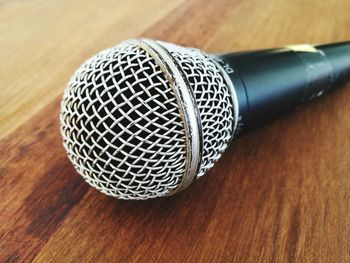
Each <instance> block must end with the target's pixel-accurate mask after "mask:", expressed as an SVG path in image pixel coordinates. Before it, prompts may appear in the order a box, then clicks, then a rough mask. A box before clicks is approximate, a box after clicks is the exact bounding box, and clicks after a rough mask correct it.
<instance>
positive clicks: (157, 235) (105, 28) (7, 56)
mask: <svg viewBox="0 0 350 263" xmlns="http://www.w3.org/2000/svg"><path fill="white" fill-rule="evenodd" d="M349 12H350V1H348V0H343V1H341V0H339V1H313V0H295V1H285V0H266V1H260V0H247V1H243V0H240V1H238V0H215V1H212V0H203V1H200V0H197V1H196V0H193V1H192V0H190V1H184V0H175V1H174V0H172V1H162V0H152V1H142V0H121V1H113V0H102V1H97V0H95V1H82V0H78V1H73V0H69V1H59V0H52V1H46V0H35V1H19V0H15V1H6V0H5V1H0V62H1V63H0V175H1V176H0V262H22V261H23V262H28V261H32V260H34V261H35V262H157V261H159V262H350V213H349V211H350V103H349V99H350V85H348V86H347V87H344V89H341V90H338V91H336V92H334V93H332V94H330V95H329V96H327V97H323V98H321V99H319V100H318V101H314V102H311V103H310V104H309V105H305V106H303V107H302V108H301V109H299V110H297V111H295V112H293V113H291V114H289V115H288V116H285V117H284V118H282V119H279V120H277V121H276V122H274V123H272V124H270V125H268V126H266V127H263V128H261V129H260V130H258V131H256V132H253V133H251V134H249V135H247V136H245V137H242V138H240V139H238V140H237V141H235V142H234V143H233V144H232V147H231V149H230V150H229V151H228V153H227V154H226V155H225V156H224V157H223V158H222V160H220V161H219V163H218V164H217V165H216V167H215V168H214V169H212V170H211V171H210V172H209V173H208V174H207V176H205V177H204V178H203V179H201V180H199V181H197V182H196V183H195V184H193V186H192V187H190V188H189V189H188V190H186V191H185V192H183V193H181V194H179V195H176V196H174V197H171V198H166V199H157V200H150V201H144V202H135V201H119V200H116V199H113V198H110V197H107V196H104V195H103V194H100V193H99V192H97V191H95V190H93V189H91V188H89V187H88V186H87V184H85V183H84V182H83V180H82V179H81V178H80V176H78V175H77V174H76V172H75V171H74V169H73V167H72V165H71V164H70V163H69V161H68V159H67V158H66V155H65V152H64V150H63V148H62V146H61V138H60V135H59V131H58V113H59V101H60V97H61V94H62V91H63V89H64V87H65V84H66V82H67V80H68V78H69V77H70V75H71V74H72V73H73V71H74V70H75V69H76V68H77V67H78V66H79V64H80V63H82V62H83V61H84V60H85V59H87V58H88V57H89V56H91V55H92V54H94V53H96V52H97V51H99V50H101V49H104V48H107V47H109V46H112V45H114V44H116V43H118V42H119V41H121V40H124V39H127V38H133V37H138V36H144V37H149V38H155V39H162V40H166V41H169V42H174V43H178V44H182V45H187V46H195V47H198V48H201V49H203V50H205V51H208V52H214V51H230V50H244V49H258V48H268V47H277V46H282V45H286V44H297V43H305V42H308V43H326V42H335V41H342V40H349V39H350V13H349Z"/></svg>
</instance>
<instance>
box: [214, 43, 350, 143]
mask: <svg viewBox="0 0 350 263" xmlns="http://www.w3.org/2000/svg"><path fill="white" fill-rule="evenodd" d="M214 57H215V58H216V61H217V62H218V63H219V64H220V65H221V66H222V67H223V68H224V70H225V71H226V73H228V76H229V77H230V78H231V80H232V82H233V85H234V89H235V91H236V95H237V100H238V105H239V120H238V126H237V129H236V133H235V135H234V136H237V135H240V134H243V133H245V132H247V131H249V130H252V129H255V128H257V127H258V126H261V125H263V124H265V123H267V122H269V121H271V120H272V119H274V118H276V117H278V116H280V115H282V114H284V113H287V112H289V111H291V110H293V109H294V108H296V107H297V106H298V105H299V104H300V103H302V102H304V101H308V100H311V99H313V98H315V97H318V96H321V95H322V94H324V93H325V92H327V91H329V90H330V89H332V88H335V87H338V86H340V85H342V84H344V83H346V82H347V81H349V80H350V42H343V43H335V44H328V45H321V46H311V45H296V46H288V47H286V48H279V49H269V50H261V51H253V52H239V53H227V54H220V55H214Z"/></svg>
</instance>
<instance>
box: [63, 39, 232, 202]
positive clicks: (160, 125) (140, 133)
mask: <svg viewBox="0 0 350 263" xmlns="http://www.w3.org/2000/svg"><path fill="white" fill-rule="evenodd" d="M157 43H158V44H159V45H161V46H162V47H163V48H165V50H167V52H168V53H169V54H170V55H171V57H172V59H173V60H174V62H175V63H176V65H177V66H178V67H179V69H180V70H181V72H182V73H181V74H182V75H183V77H184V78H185V79H186V83H187V84H188V85H189V88H190V89H191V92H192V94H193V96H194V100H195V103H196V105H195V107H197V109H198V113H199V115H200V116H199V117H200V122H201V123H200V126H201V134H202V137H201V142H202V147H200V149H201V150H202V152H201V153H200V157H201V159H199V160H201V162H200V163H199V167H198V170H197V176H202V175H203V174H204V173H205V172H206V171H207V170H208V169H209V168H211V167H212V166H213V164H214V162H215V161H216V160H218V159H219V158H220V156H221V154H222V153H223V151H224V150H225V149H226V148H227V146H228V143H229V142H230V139H231V137H232V133H233V129H234V123H235V117H234V116H235V107H234V105H233V102H232V96H231V94H230V89H229V87H228V84H227V81H226V80H225V78H224V75H223V73H222V72H221V70H220V68H219V67H218V66H217V64H216V63H215V62H214V61H213V60H212V59H211V58H210V57H209V56H208V55H206V54H204V53H202V52H200V51H199V50H197V49H190V48H182V47H179V46H176V45H172V44H168V43H165V42H157ZM165 70H166V69H164V67H162V66H161V65H160V64H159V61H157V60H156V59H155V58H154V57H153V56H152V55H151V54H150V53H149V52H148V50H147V49H145V48H142V46H140V45H137V44H135V42H134V41H127V42H123V43H121V44H119V45H117V46H115V47H112V48H109V49H106V50H104V51H102V52H100V53H98V54H97V55H95V56H93V57H92V58H90V59H88V60H87V61H86V62H85V63H84V64H83V65H81V66H80V68H79V69H78V70H77V71H76V72H75V74H74V75H73V76H72V78H71V79H70V81H69V82H68V85H67V88H66V90H65V92H64V95H63V99H62V103H61V114H60V122H61V134H62V138H63V145H64V147H65V149H66V151H67V153H68V157H69V159H70V160H71V162H72V163H73V165H74V167H75V168H76V170H77V171H78V173H79V174H81V175H82V176H83V178H84V179H85V181H86V182H88V183H89V184H90V185H92V186H93V187H95V188H97V189H98V190H99V191H101V192H103V193H105V194H107V195H111V196H115V197H118V198H121V199H148V198H154V197H159V196H165V195H169V194H172V193H174V192H176V191H178V190H179V189H180V188H181V187H180V185H181V184H182V183H183V180H185V178H184V176H185V173H186V171H187V170H186V169H187V168H188V167H187V165H188V158H187V157H188V149H189V148H188V146H189V144H188V143H189V138H188V134H187V132H186V123H185V122H186V120H185V117H184V115H183V112H182V111H181V110H182V108H181V105H179V104H181V103H180V102H179V100H178V97H177V96H176V94H175V93H174V85H175V84H174V83H172V80H171V79H169V76H168V75H167V74H168V73H167V72H165ZM175 88H176V87H175ZM200 157H199V158H200Z"/></svg>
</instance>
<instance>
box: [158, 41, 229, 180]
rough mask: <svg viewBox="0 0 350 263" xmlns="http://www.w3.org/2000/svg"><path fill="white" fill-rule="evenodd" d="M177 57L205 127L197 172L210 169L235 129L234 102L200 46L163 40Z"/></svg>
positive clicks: (216, 70)
mask: <svg viewBox="0 0 350 263" xmlns="http://www.w3.org/2000/svg"><path fill="white" fill-rule="evenodd" d="M159 43H160V44H161V45H163V46H164V47H165V48H166V49H167V50H168V51H169V52H170V53H171V55H172V56H173V57H174V58H175V60H176V61H177V63H178V64H179V65H180V68H181V69H182V70H183V72H184V73H185V76H186V78H187V80H188V82H189V83H190V85H191V88H192V90H193V92H194V95H195V98H196V102H197V107H198V109H199V112H200V117H201V121H202V129H203V140H204V141H203V157H202V163H201V167H200V172H199V174H198V176H199V177H200V176H202V175H204V173H205V172H206V171H207V170H208V169H210V168H211V167H212V166H213V165H214V162H215V161H217V160H218V159H219V158H220V157H221V155H222V153H223V152H224V151H225V149H226V148H227V146H228V143H229V142H230V139H231V136H232V133H233V131H232V130H233V122H234V117H233V116H234V115H233V105H232V99H231V96H230V93H229V91H228V87H227V84H226V82H225V80H224V78H223V76H222V74H221V72H220V71H219V69H218V68H217V66H216V64H214V63H213V62H212V60H211V59H210V58H209V57H208V56H207V55H205V54H204V53H202V52H200V51H199V50H197V49H191V48H183V47H180V46H177V45H173V44H169V43H165V42H160V41H159Z"/></svg>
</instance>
